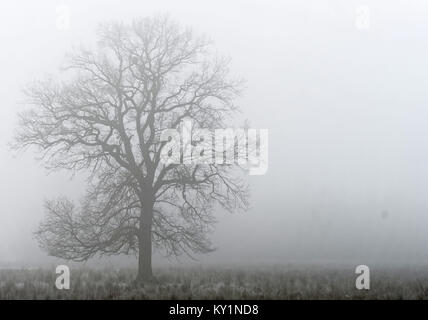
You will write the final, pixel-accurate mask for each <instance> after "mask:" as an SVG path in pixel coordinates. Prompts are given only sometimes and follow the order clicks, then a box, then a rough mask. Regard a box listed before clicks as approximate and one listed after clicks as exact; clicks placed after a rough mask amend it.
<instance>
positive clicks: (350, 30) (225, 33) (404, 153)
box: [0, 0, 428, 265]
mask: <svg viewBox="0 0 428 320" xmlns="http://www.w3.org/2000/svg"><path fill="white" fill-rule="evenodd" d="M64 5H65V6H67V8H69V10H70V26H69V28H65V30H62V29H61V28H58V27H57V22H58V21H57V18H58V17H57V8H58V6H64ZM361 5H364V3H360V2H359V1H346V3H345V2H344V1H340V0H337V1H324V0H323V1H319V0H317V1H272V0H271V1H266V0H264V1H211V2H209V3H208V2H206V1H196V0H195V1H172V0H171V1H162V0H158V1H130V0H121V1H83V0H80V1H69V2H64V1H59V2H56V1H43V2H41V3H35V2H34V1H29V0H28V1H14V2H11V1H8V2H2V3H1V4H0V39H1V42H2V46H1V51H0V61H1V66H2V69H1V73H0V96H1V97H2V100H1V101H2V105H1V107H0V130H1V132H0V160H1V166H0V176H1V180H0V265H4V264H13V265H43V264H45V263H47V262H49V261H52V260H50V259H49V258H48V257H47V256H46V254H45V253H44V252H42V251H41V250H39V248H38V246H37V243H36V241H35V240H34V239H33V236H32V232H33V231H34V230H35V228H36V227H37V224H38V223H39V222H40V220H41V219H42V218H43V215H44V212H43V200H44V199H45V198H52V197H55V196H59V195H67V196H71V197H76V198H78V197H79V195H81V194H82V193H83V191H84V190H85V183H84V179H83V177H80V176H76V177H74V178H73V179H71V178H72V177H71V175H70V174H69V173H67V172H55V173H51V174H49V175H48V174H47V171H46V170H45V169H44V168H43V166H42V164H41V163H40V162H37V161H36V160H35V159H34V158H35V153H34V152H32V151H28V152H15V151H11V150H10V148H9V147H8V143H10V142H11V140H12V137H13V132H14V130H15V128H16V124H17V117H16V114H17V112H18V111H19V110H22V109H23V107H24V106H23V104H22V100H23V98H24V97H23V95H22V88H23V86H25V84H27V83H28V82H30V81H32V80H34V79H40V78H43V77H45V76H46V75H48V74H53V75H55V74H57V73H58V70H59V67H60V66H61V63H62V62H63V58H64V55H65V54H66V53H67V52H69V51H70V50H71V49H72V48H73V46H78V45H80V44H87V45H93V44H95V41H96V40H95V39H96V28H97V25H98V24H99V23H100V22H105V21H110V20H122V21H125V22H126V21H131V20H132V19H133V18H138V17H144V16H148V15H152V14H159V13H168V14H169V15H170V16H171V18H173V19H175V20H177V21H179V22H180V23H182V24H184V25H188V26H191V27H193V28H194V30H195V31H196V32H197V33H199V34H206V35H208V36H210V37H211V38H212V39H213V41H214V42H215V47H216V49H217V50H218V51H219V52H220V53H223V54H226V55H227V56H229V57H230V58H231V59H232V64H231V71H232V73H233V74H236V75H240V76H242V77H243V78H245V79H246V81H247V82H246V89H245V90H244V92H243V94H242V97H241V98H240V99H239V105H240V106H241V108H242V111H243V112H242V114H240V115H239V116H240V117H241V118H242V119H248V120H249V123H250V125H251V127H252V128H257V129H259V128H260V129H268V130H269V169H268V171H267V174H265V175H261V176H249V177H248V181H249V183H250V185H251V209H250V210H249V211H248V212H246V213H239V214H229V213H224V212H219V213H218V214H217V217H218V220H219V222H218V224H217V225H216V229H215V232H214V233H213V234H212V237H211V238H212V240H213V243H214V245H215V246H216V247H217V250H216V251H215V252H213V253H210V254H208V255H204V256H200V257H198V258H199V260H198V261H196V262H192V261H190V260H189V261H188V260H187V259H185V258H184V259H183V260H182V261H188V263H202V264H206V265H209V264H240V263H242V264H249V263H254V264H282V263H357V264H364V263H371V262H373V263H384V264H390V263H416V264H423V263H426V262H428V249H427V248H426V243H427V241H428V233H427V230H428V197H427V196H426V194H427V191H428V165H427V164H428V126H427V119H428V106H427V104H428V94H427V89H426V88H427V86H428V79H427V75H428V63H427V62H426V59H427V57H428V44H427V42H426V35H427V32H428V23H427V17H428V4H426V3H425V2H424V1H394V2H392V1H386V0H385V1H370V3H369V4H368V5H369V6H368V9H369V12H370V21H369V22H370V25H369V27H368V28H361V27H358V21H357V20H358V8H359V7H360V6H361ZM107 261H118V259H117V258H116V259H110V260H109V259H107ZM156 263H158V264H162V263H168V260H165V259H162V258H161V257H157V258H156ZM170 263H175V260H172V261H170Z"/></svg>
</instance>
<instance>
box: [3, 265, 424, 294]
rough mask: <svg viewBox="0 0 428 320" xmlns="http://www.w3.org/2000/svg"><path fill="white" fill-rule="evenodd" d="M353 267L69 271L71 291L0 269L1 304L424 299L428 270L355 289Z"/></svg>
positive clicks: (36, 274) (51, 280)
mask: <svg viewBox="0 0 428 320" xmlns="http://www.w3.org/2000/svg"><path fill="white" fill-rule="evenodd" d="M354 270H355V269H352V268H314V267H301V268H298V267H292V268H291V267H271V268H220V269H219V268H216V269H214V268H213V269H206V268H164V269H155V275H156V277H157V279H158V283H156V284H147V285H143V286H141V285H136V284H135V282H134V279H135V277H136V271H135V270H131V269H118V270H114V269H106V270H93V269H85V268H80V269H71V288H70V290H58V289H56V287H55V279H56V276H57V275H56V274H55V273H54V271H53V270H47V269H38V270H0V299H427V298H428V268H425V269H424V268H418V269H415V268H409V269H376V270H371V289H370V290H361V291H360V290H357V289H356V288H355V279H356V277H357V275H356V274H355V273H354Z"/></svg>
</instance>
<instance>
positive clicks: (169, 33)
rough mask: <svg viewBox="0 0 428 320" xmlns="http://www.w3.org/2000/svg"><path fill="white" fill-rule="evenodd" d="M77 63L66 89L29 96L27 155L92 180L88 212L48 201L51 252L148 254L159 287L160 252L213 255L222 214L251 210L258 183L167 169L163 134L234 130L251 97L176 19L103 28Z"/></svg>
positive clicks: (228, 171)
mask: <svg viewBox="0 0 428 320" xmlns="http://www.w3.org/2000/svg"><path fill="white" fill-rule="evenodd" d="M67 61H68V63H67V65H66V67H65V69H64V73H65V75H66V79H63V80H62V81H54V80H51V79H49V80H44V81H39V82H37V83H34V84H32V85H30V86H29V89H28V90H27V91H26V95H27V97H28V98H29V108H27V110H26V111H24V112H23V113H21V114H20V126H19V130H18V133H17V136H16V140H15V146H16V147H17V148H25V147H27V146H36V147H37V148H38V150H39V151H40V155H41V156H40V158H41V159H42V160H43V162H44V163H45V164H46V167H47V168H48V169H51V170H56V169H69V170H89V172H90V175H89V179H88V190H87V194H86V196H85V197H84V198H83V199H82V201H81V203H80V204H79V205H78V206H76V205H75V204H74V203H73V202H72V201H70V200H68V199H66V198H61V199H55V200H52V201H47V202H46V211H47V213H46V218H45V220H44V221H43V222H42V223H41V224H40V226H39V228H38V230H37V231H36V237H37V239H38V241H39V243H40V245H41V247H42V248H43V249H45V250H46V251H47V252H48V253H49V254H50V255H53V256H57V257H61V258H65V259H69V260H75V261H84V260H87V259H89V258H91V257H93V256H94V255H96V254H101V255H103V254H104V255H115V254H130V253H135V254H138V257H139V271H138V279H139V280H142V281H147V280H149V279H152V277H153V275H152V247H154V248H156V249H160V250H161V251H163V252H164V253H166V254H168V255H178V254H182V253H187V254H192V253H194V252H208V251H210V250H212V246H211V243H210V241H209V240H208V238H207V232H208V231H209V230H210V229H211V227H212V223H213V222H214V221H215V218H214V215H213V213H214V210H215V208H217V207H223V208H225V209H227V210H230V211H234V210H237V209H245V208H246V207H247V205H248V203H247V202H248V188H247V185H246V183H245V181H244V180H243V179H242V178H241V177H240V174H239V172H238V170H236V168H235V167H236V166H235V165H222V164H215V163H211V164H200V163H190V164H188V163H187V164H177V163H170V164H167V163H165V162H163V161H161V154H162V149H163V148H164V147H165V145H166V144H167V141H162V139H161V132H162V131H163V130H164V129H171V128H178V127H179V126H180V123H181V122H182V120H183V119H191V120H192V122H193V123H194V124H195V125H197V126H198V127H200V128H208V129H213V128H223V127H225V126H226V120H227V119H228V118H229V115H230V114H231V113H234V112H235V111H236V110H237V107H236V106H235V105H234V99H235V98H236V96H237V94H239V90H240V87H241V82H240V81H238V80H234V79H230V76H229V71H228V61H227V60H226V59H223V58H220V57H218V56H217V55H216V54H214V53H213V50H212V47H211V44H210V42H209V41H206V40H205V38H203V37H197V36H195V35H194V34H193V33H192V31H191V30H189V29H186V28H183V27H181V26H180V25H178V24H176V23H175V22H173V21H171V20H170V19H169V18H166V17H154V18H145V19H141V20H138V21H134V22H133V23H131V24H129V25H127V24H123V23H109V24H106V25H103V26H101V28H100V33H99V42H98V45H97V49H95V50H85V49H81V50H78V51H76V52H75V53H73V54H72V55H70V56H69V57H68V59H67ZM193 143H196V142H193ZM181 157H183V155H182V156H181ZM182 160H183V159H182Z"/></svg>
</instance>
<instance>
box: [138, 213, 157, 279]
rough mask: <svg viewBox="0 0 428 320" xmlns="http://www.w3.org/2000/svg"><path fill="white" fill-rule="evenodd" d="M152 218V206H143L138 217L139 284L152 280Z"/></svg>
mask: <svg viewBox="0 0 428 320" xmlns="http://www.w3.org/2000/svg"><path fill="white" fill-rule="evenodd" d="M152 218H153V205H145V206H144V208H143V212H142V213H141V217H140V234H139V237H138V238H139V243H138V276H137V280H138V281H139V282H151V281H153V280H154V277H153V272H152Z"/></svg>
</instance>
